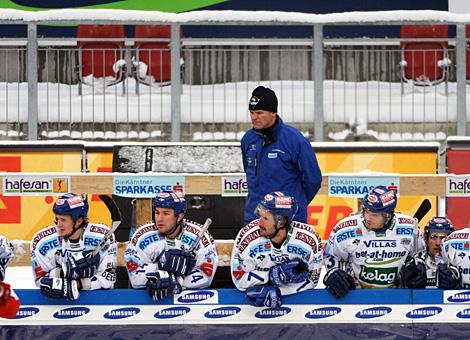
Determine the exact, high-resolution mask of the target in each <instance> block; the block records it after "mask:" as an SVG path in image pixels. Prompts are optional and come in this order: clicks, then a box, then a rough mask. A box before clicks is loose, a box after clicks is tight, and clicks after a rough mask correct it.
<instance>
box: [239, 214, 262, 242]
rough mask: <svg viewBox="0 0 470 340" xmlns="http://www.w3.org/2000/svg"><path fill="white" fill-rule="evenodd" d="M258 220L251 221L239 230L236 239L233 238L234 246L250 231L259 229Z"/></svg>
mask: <svg viewBox="0 0 470 340" xmlns="http://www.w3.org/2000/svg"><path fill="white" fill-rule="evenodd" d="M258 222H259V220H253V221H251V222H250V223H248V224H247V225H246V226H244V227H243V228H241V229H240V231H239V232H238V234H237V237H236V238H235V245H237V244H238V243H240V241H241V240H242V239H243V237H244V236H245V235H246V234H247V233H250V232H251V231H253V230H255V229H259V224H258Z"/></svg>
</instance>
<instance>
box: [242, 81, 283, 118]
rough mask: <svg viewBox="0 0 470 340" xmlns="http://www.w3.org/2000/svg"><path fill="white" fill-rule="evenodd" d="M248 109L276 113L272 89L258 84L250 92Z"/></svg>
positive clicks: (275, 102) (275, 98) (274, 95)
mask: <svg viewBox="0 0 470 340" xmlns="http://www.w3.org/2000/svg"><path fill="white" fill-rule="evenodd" d="M248 110H264V111H270V112H276V113H277V97H276V94H275V93H274V91H273V90H271V89H270V88H267V87H264V86H258V87H257V88H256V89H254V90H253V92H252V93H251V98H250V102H249V103H248Z"/></svg>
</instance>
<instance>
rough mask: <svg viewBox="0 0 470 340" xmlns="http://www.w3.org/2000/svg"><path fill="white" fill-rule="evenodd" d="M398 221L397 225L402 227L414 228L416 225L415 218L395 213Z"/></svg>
mask: <svg viewBox="0 0 470 340" xmlns="http://www.w3.org/2000/svg"><path fill="white" fill-rule="evenodd" d="M395 216H396V219H397V225H400V226H405V225H409V226H414V225H415V220H414V218H413V217H411V216H408V215H405V214H402V213H395Z"/></svg>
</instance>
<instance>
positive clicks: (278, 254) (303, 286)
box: [230, 220, 323, 295]
mask: <svg viewBox="0 0 470 340" xmlns="http://www.w3.org/2000/svg"><path fill="white" fill-rule="evenodd" d="M258 223H259V220H254V221H252V222H251V223H249V224H248V225H246V226H245V227H243V228H242V229H241V230H240V231H239V233H238V235H237V238H236V239H235V245H234V247H233V251H232V259H231V261H230V266H231V273H232V280H233V282H234V284H235V286H236V287H237V288H238V289H239V290H246V289H247V288H250V287H253V286H256V285H264V284H268V283H269V271H270V269H271V267H274V266H275V265H278V264H281V263H284V262H288V261H290V260H293V259H301V260H302V261H303V262H304V264H305V266H306V268H308V271H309V277H308V279H307V280H306V281H305V282H300V283H289V284H287V285H283V286H281V287H279V289H280V290H281V294H282V295H290V294H294V293H297V292H301V291H304V290H307V289H313V288H315V286H316V285H317V283H318V279H319V277H320V271H321V267H322V261H323V251H322V243H321V239H320V237H319V236H318V234H317V233H316V232H315V230H314V228H313V227H312V226H311V225H309V224H305V223H300V222H296V221H293V222H292V223H291V225H290V227H289V229H288V234H287V238H286V239H285V241H284V242H283V244H282V245H281V247H280V248H275V247H274V245H273V244H272V242H271V240H270V239H269V238H266V237H263V236H261V235H260V228H259V225H258Z"/></svg>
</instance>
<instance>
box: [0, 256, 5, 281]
mask: <svg viewBox="0 0 470 340" xmlns="http://www.w3.org/2000/svg"><path fill="white" fill-rule="evenodd" d="M3 280H5V265H4V264H3V263H2V262H1V261H0V281H3Z"/></svg>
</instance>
